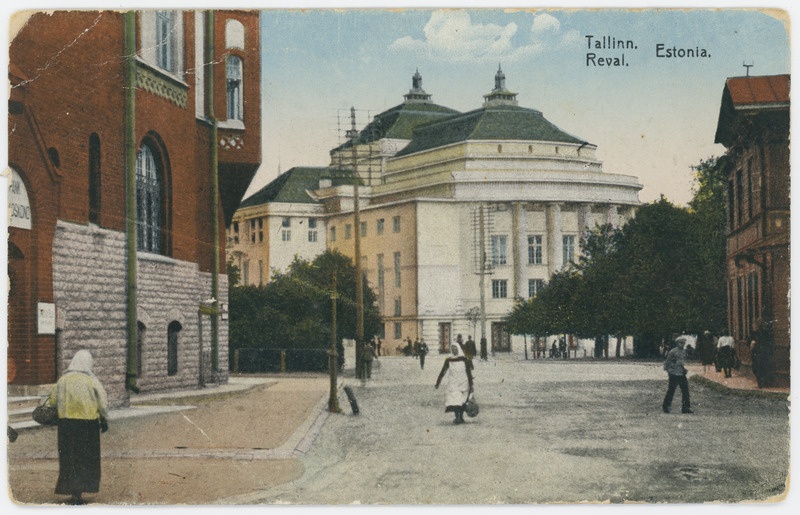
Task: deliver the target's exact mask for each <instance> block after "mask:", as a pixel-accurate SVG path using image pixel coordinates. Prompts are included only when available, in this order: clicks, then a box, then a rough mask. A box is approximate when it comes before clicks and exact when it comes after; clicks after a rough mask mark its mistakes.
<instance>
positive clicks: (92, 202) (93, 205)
mask: <svg viewBox="0 0 800 515" xmlns="http://www.w3.org/2000/svg"><path fill="white" fill-rule="evenodd" d="M100 180H101V175H100V138H99V137H98V136H97V134H92V135H91V136H89V221H90V222H91V223H93V224H97V225H100V196H101V190H100Z"/></svg>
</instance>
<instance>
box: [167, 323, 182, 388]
mask: <svg viewBox="0 0 800 515" xmlns="http://www.w3.org/2000/svg"><path fill="white" fill-rule="evenodd" d="M181 329H182V327H181V324H180V322H175V321H172V322H170V324H169V327H168V328H167V375H171V376H174V375H175V374H177V373H178V334H179V333H180V332H181Z"/></svg>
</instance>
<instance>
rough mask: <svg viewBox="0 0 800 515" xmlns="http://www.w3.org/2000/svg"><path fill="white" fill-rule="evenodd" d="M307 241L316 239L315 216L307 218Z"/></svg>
mask: <svg viewBox="0 0 800 515" xmlns="http://www.w3.org/2000/svg"><path fill="white" fill-rule="evenodd" d="M308 241H310V242H312V243H313V242H315V241H317V219H316V218H309V219H308Z"/></svg>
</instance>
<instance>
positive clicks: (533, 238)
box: [528, 234, 542, 265]
mask: <svg viewBox="0 0 800 515" xmlns="http://www.w3.org/2000/svg"><path fill="white" fill-rule="evenodd" d="M528 264H529V265H541V264H542V235H541V234H532V235H530V236H528Z"/></svg>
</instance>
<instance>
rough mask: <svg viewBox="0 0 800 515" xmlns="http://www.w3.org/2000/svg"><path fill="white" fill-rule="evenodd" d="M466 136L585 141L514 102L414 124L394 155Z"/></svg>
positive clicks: (465, 138)
mask: <svg viewBox="0 0 800 515" xmlns="http://www.w3.org/2000/svg"><path fill="white" fill-rule="evenodd" d="M469 140H522V141H552V142H556V143H576V144H581V143H586V142H585V141H584V140H582V139H580V138H578V137H576V136H573V135H572V134H569V133H567V132H564V131H563V130H561V129H559V128H558V127H556V126H555V125H553V124H552V123H550V122H549V121H547V120H546V119H545V117H544V116H542V113H541V111H537V110H535V109H527V108H524V107H519V106H515V105H489V106H486V107H482V108H480V109H476V110H474V111H470V112H468V113H463V114H458V115H455V116H450V117H448V118H446V119H444V120H441V121H437V122H433V123H429V124H427V125H424V126H419V127H417V128H416V130H414V135H413V137H412V139H411V143H409V144H408V146H406V147H405V148H404V149H403V150H401V151H400V152H398V153H397V156H403V155H408V154H413V153H416V152H421V151H423V150H429V149H432V148H437V147H442V146H445V145H450V144H453V143H459V142H463V141H469Z"/></svg>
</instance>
